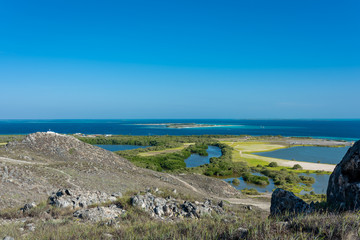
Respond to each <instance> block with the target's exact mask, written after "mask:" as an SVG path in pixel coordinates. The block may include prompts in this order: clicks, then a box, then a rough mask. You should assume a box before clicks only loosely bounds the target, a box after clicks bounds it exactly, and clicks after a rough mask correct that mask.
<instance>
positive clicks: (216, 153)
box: [185, 146, 222, 168]
mask: <svg viewBox="0 0 360 240" xmlns="http://www.w3.org/2000/svg"><path fill="white" fill-rule="evenodd" d="M206 152H207V153H208V156H200V155H199V154H191V156H190V157H188V158H187V159H185V163H186V167H188V168H190V167H198V166H201V165H204V164H207V163H210V158H212V157H221V155H222V153H221V149H220V148H219V147H215V146H209V147H208V149H207V150H206Z"/></svg>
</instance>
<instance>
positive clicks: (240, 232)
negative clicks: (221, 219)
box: [233, 227, 249, 239]
mask: <svg viewBox="0 0 360 240" xmlns="http://www.w3.org/2000/svg"><path fill="white" fill-rule="evenodd" d="M248 233H249V230H248V229H246V228H242V227H239V228H238V229H236V230H235V232H234V235H233V239H245V238H246V237H247V235H248Z"/></svg>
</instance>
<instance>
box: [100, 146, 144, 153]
mask: <svg viewBox="0 0 360 240" xmlns="http://www.w3.org/2000/svg"><path fill="white" fill-rule="evenodd" d="M95 146H98V147H101V148H103V149H106V150H108V151H112V152H116V151H124V150H131V149H136V148H147V147H149V146H138V145H95Z"/></svg>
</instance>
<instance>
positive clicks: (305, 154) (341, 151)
mask: <svg viewBox="0 0 360 240" xmlns="http://www.w3.org/2000/svg"><path fill="white" fill-rule="evenodd" d="M349 148H350V147H308V146H304V147H301V146H300V147H291V148H284V149H278V150H275V151H270V152H259V153H254V154H256V155H259V156H263V157H271V158H280V159H286V160H296V161H302V162H313V163H317V162H320V163H328V164H338V163H339V162H340V161H341V159H342V158H343V157H344V155H345V153H346V152H347V150H348V149H349Z"/></svg>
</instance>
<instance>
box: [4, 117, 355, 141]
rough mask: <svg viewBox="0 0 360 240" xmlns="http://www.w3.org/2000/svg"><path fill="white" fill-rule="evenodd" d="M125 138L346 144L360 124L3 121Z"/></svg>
mask: <svg viewBox="0 0 360 240" xmlns="http://www.w3.org/2000/svg"><path fill="white" fill-rule="evenodd" d="M160 123H198V124H214V125H226V126H217V127H198V128H182V129H175V128H167V127H166V126H163V125H146V124H160ZM49 129H51V130H52V131H55V132H58V133H68V134H72V133H84V134H122V135H202V134H225V135H242V134H248V135H282V136H308V137H316V138H331V139H343V140H351V141H353V140H358V139H360V120H234V119H225V120H219V119H216V120H214V119H207V120H204V119H201V120H199V119H186V120H184V119H171V120H169V119H162V120H159V119H156V120H151V119H148V120H0V134H29V133H33V132H38V131H48V130H49Z"/></svg>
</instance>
